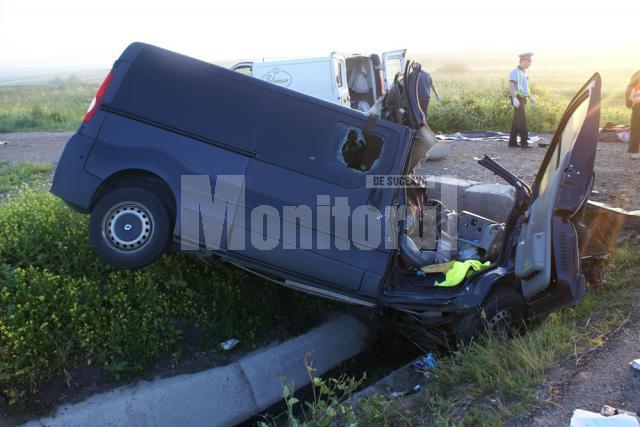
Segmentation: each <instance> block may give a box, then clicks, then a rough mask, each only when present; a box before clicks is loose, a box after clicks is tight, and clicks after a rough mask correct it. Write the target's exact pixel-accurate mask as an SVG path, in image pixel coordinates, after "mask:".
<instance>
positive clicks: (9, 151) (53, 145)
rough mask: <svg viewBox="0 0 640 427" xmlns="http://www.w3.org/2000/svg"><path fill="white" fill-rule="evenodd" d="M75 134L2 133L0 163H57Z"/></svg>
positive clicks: (0, 137) (0, 135) (0, 138)
mask: <svg viewBox="0 0 640 427" xmlns="http://www.w3.org/2000/svg"><path fill="white" fill-rule="evenodd" d="M71 135H73V132H19V133H0V142H3V141H6V142H8V144H6V145H0V161H4V162H26V161H32V162H40V163H57V162H58V159H60V154H62V149H63V148H64V145H65V144H66V143H67V141H68V140H69V138H70V137H71Z"/></svg>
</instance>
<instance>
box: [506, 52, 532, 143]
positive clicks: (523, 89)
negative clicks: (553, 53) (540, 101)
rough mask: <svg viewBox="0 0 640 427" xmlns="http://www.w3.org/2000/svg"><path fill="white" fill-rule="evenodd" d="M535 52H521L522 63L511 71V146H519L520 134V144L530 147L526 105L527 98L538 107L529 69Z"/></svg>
mask: <svg viewBox="0 0 640 427" xmlns="http://www.w3.org/2000/svg"><path fill="white" fill-rule="evenodd" d="M532 56H533V53H531V52H527V53H521V54H520V55H518V57H519V58H520V63H519V64H518V66H517V67H516V68H514V69H513V70H511V72H510V73H509V95H510V97H511V106H512V107H513V110H514V111H513V121H512V122H511V134H510V135H509V147H517V146H518V136H520V146H521V147H522V148H529V128H528V126H527V115H526V113H525V110H524V107H525V105H527V98H528V99H529V101H530V102H531V107H533V108H535V107H536V100H535V99H533V97H532V96H531V92H530V91H529V76H527V69H528V68H529V66H530V65H531V57H532Z"/></svg>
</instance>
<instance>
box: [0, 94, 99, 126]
mask: <svg viewBox="0 0 640 427" xmlns="http://www.w3.org/2000/svg"><path fill="white" fill-rule="evenodd" d="M97 90H98V85H97V84H87V83H74V84H66V85H39V86H0V132H24V131H65V130H67V131H68V130H74V129H76V128H77V127H78V126H79V125H80V122H81V121H82V117H83V116H84V114H85V113H86V111H87V108H88V107H89V104H90V103H91V100H92V99H93V96H94V95H95V93H96V91H97Z"/></svg>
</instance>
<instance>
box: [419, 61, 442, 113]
mask: <svg viewBox="0 0 640 427" xmlns="http://www.w3.org/2000/svg"><path fill="white" fill-rule="evenodd" d="M432 90H433V94H434V95H435V96H436V99H437V100H438V101H440V95H439V94H438V89H436V85H435V84H434V83H433V79H432V78H431V74H429V73H428V72H426V71H425V70H424V69H423V70H422V71H420V76H419V77H418V102H419V103H420V109H421V110H422V112H423V113H424V120H425V121H426V122H429V117H428V116H429V101H430V100H431V91H432Z"/></svg>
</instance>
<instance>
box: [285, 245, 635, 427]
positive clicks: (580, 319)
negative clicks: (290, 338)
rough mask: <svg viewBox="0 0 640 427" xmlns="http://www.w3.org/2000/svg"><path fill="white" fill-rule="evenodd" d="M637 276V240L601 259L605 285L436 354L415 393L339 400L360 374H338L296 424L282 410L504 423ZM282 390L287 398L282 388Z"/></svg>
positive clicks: (597, 332) (586, 339)
mask: <svg viewBox="0 0 640 427" xmlns="http://www.w3.org/2000/svg"><path fill="white" fill-rule="evenodd" d="M638 277H640V247H638V246H630V247H621V248H619V249H618V250H617V251H616V253H615V255H614V256H613V259H612V261H611V263H610V264H609V266H608V267H607V270H606V273H605V285H604V286H601V287H599V288H597V289H595V290H592V291H590V292H588V293H587V295H586V297H585V298H584V300H583V301H582V302H581V303H580V304H578V305H577V306H576V307H572V308H568V309H565V310H562V311H561V312H558V313H554V314H552V315H551V316H550V317H549V318H548V319H546V320H545V321H544V322H542V324H540V325H539V326H538V327H535V328H532V329H530V330H529V331H528V332H527V333H526V334H524V335H521V336H517V337H514V338H498V337H491V338H485V339H483V340H479V341H476V342H474V343H472V344H470V345H469V346H466V347H464V348H461V349H459V350H457V351H455V352H453V353H451V354H449V355H446V356H443V357H441V358H440V359H439V366H438V367H437V368H436V369H434V370H433V371H431V376H430V379H429V384H428V386H427V387H425V388H424V389H423V391H421V392H420V393H419V394H417V395H413V396H410V397H409V398H405V400H404V401H402V402H401V401H400V400H398V399H393V398H389V397H388V396H379V395H374V396H371V397H368V398H366V399H364V400H362V401H360V402H358V403H357V405H356V406H355V407H353V406H348V405H344V404H340V403H339V401H338V399H339V397H340V396H341V394H340V393H341V392H343V391H344V390H347V391H348V392H349V393H350V392H351V391H352V390H353V389H354V388H355V386H357V385H358V383H359V382H360V381H357V380H356V379H353V378H351V379H345V378H341V379H340V380H338V381H337V383H338V384H339V386H340V387H338V388H337V389H336V390H333V389H332V390H329V389H327V388H326V387H325V388H324V390H325V393H324V394H323V395H322V399H323V400H322V401H320V402H318V401H315V402H309V403H306V402H305V405H306V406H308V410H307V411H305V416H306V420H308V421H309V423H308V424H305V423H304V422H303V423H301V424H297V423H298V422H299V421H301V420H299V419H298V418H296V416H295V415H293V413H292V412H289V413H288V414H285V415H284V417H288V420H287V423H288V425H315V424H314V423H315V422H316V421H317V420H323V421H326V420H330V421H329V423H334V424H337V425H339V424H340V423H341V422H342V421H343V420H349V421H353V422H355V423H356V424H359V425H401V426H405V425H406V426H413V425H438V426H440V425H441V426H449V425H470V426H471V425H473V426H475V425H491V426H499V425H504V424H506V423H508V422H509V421H510V420H512V419H513V418H514V417H517V416H518V415H522V414H523V413H526V411H528V410H530V409H532V408H533V407H534V405H536V404H537V403H538V398H539V395H538V391H539V386H540V385H541V384H542V382H543V381H544V378H545V374H546V373H547V372H548V371H549V370H550V369H551V368H553V367H554V366H556V365H557V364H558V363H559V362H560V361H562V360H567V359H571V362H572V363H573V361H574V360H575V361H577V359H581V358H582V357H583V356H584V355H585V354H587V353H588V352H590V351H591V350H594V349H596V348H597V347H598V346H600V345H601V344H603V342H604V340H605V339H606V337H607V335H608V334H609V333H611V332H612V331H615V330H616V329H617V328H618V327H619V326H620V325H622V324H624V322H625V321H626V320H628V319H629V314H630V313H631V310H632V309H633V304H634V303H637V301H638V298H639V294H638V289H637V285H638ZM316 381H317V382H319V381H320V380H316ZM325 382H326V381H325ZM325 382H322V384H324V383H325ZM329 382H330V383H331V384H336V380H329ZM285 397H286V398H289V399H290V390H288V389H287V388H285ZM294 402H295V403H296V404H297V400H295V401H294ZM323 425H324V424H323Z"/></svg>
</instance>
